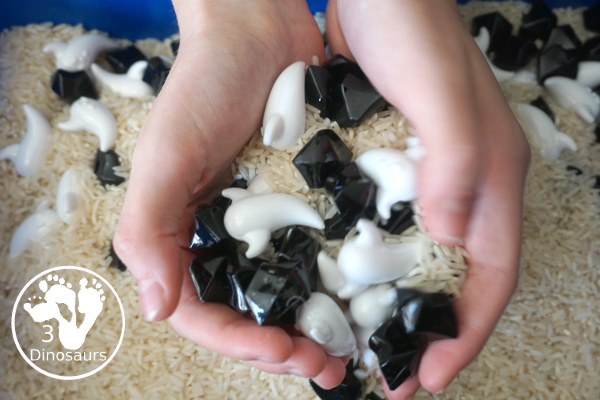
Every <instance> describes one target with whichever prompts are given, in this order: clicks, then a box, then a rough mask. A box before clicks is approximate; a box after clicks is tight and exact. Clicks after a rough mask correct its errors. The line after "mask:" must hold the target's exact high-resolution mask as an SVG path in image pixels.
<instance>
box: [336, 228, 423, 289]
mask: <svg viewBox="0 0 600 400" xmlns="http://www.w3.org/2000/svg"><path fill="white" fill-rule="evenodd" d="M356 229H357V230H358V232H359V234H358V235H357V236H355V237H353V238H352V239H350V240H348V241H347V242H346V243H344V244H343V245H342V248H341V249H340V252H339V254H338V258H337V265H338V268H339V270H340V272H341V273H342V275H344V277H345V278H346V286H345V287H344V288H343V289H341V290H339V291H338V296H339V297H340V298H342V299H348V298H351V297H353V296H355V295H357V294H358V293H360V292H362V291H364V290H365V289H366V288H367V287H368V286H369V285H374V284H379V283H385V282H390V281H393V280H396V279H399V278H401V277H403V276H404V275H406V274H407V273H408V272H409V271H410V270H411V269H413V268H414V267H416V266H417V264H418V263H419V258H420V250H421V248H420V245H419V244H418V243H416V242H403V243H388V242H385V241H384V240H383V236H382V234H381V231H380V230H379V228H377V226H376V225H375V224H374V223H373V222H372V221H369V220H367V219H364V218H363V219H360V220H359V221H358V222H357V223H356Z"/></svg>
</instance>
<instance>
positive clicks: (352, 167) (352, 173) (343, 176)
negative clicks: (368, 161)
mask: <svg viewBox="0 0 600 400" xmlns="http://www.w3.org/2000/svg"><path fill="white" fill-rule="evenodd" d="M361 179H363V176H362V175H361V173H360V170H359V169H358V165H356V163H354V162H351V163H349V164H348V165H346V166H345V167H344V169H342V170H341V171H340V173H339V174H337V175H332V176H328V177H327V179H326V180H325V189H326V190H327V191H328V192H329V193H333V194H336V193H337V192H338V191H339V190H340V189H341V188H342V187H343V186H344V185H347V184H350V183H352V182H358V181H360V180H361Z"/></svg>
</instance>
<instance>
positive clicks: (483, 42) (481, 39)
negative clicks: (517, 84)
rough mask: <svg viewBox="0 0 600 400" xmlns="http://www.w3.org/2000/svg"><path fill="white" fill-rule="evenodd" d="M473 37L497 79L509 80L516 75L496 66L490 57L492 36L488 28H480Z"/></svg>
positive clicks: (499, 80) (500, 80)
mask: <svg viewBox="0 0 600 400" xmlns="http://www.w3.org/2000/svg"><path fill="white" fill-rule="evenodd" d="M473 39H474V40H475V43H477V46H478V47H479V50H481V52H482V53H483V56H484V57H485V60H486V61H487V63H488V65H489V66H490V68H491V70H492V72H493V73H494V76H495V77H496V80H497V81H498V82H503V81H507V80H509V79H511V78H512V77H514V76H515V73H514V72H511V71H506V70H503V69H500V68H498V67H496V66H495V65H494V64H493V63H492V62H491V61H490V59H489V58H488V56H487V51H488V49H489V47H490V39H491V37H490V31H488V29H487V28H486V27H485V26H482V27H481V28H480V29H479V33H478V34H477V36H475V37H474V38H473Z"/></svg>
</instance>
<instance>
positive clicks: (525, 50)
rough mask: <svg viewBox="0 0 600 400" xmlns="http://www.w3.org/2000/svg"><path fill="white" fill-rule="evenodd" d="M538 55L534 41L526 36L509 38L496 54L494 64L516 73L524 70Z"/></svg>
mask: <svg viewBox="0 0 600 400" xmlns="http://www.w3.org/2000/svg"><path fill="white" fill-rule="evenodd" d="M537 53H538V48H537V47H536V45H535V43H533V40H532V39H529V38H526V37H524V36H509V37H507V38H506V39H505V40H504V42H503V44H502V45H501V46H500V47H499V48H498V50H497V51H496V52H495V55H494V58H493V63H494V65H496V66H497V67H498V68H502V69H505V70H507V71H516V70H518V69H521V68H523V67H524V66H525V65H527V63H528V62H529V61H531V60H532V59H533V58H534V57H535V56H536V55H537Z"/></svg>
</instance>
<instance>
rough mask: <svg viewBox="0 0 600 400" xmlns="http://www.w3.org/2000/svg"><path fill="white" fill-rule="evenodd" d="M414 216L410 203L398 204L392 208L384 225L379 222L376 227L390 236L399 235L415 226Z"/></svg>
mask: <svg viewBox="0 0 600 400" xmlns="http://www.w3.org/2000/svg"><path fill="white" fill-rule="evenodd" d="M414 215H415V213H414V212H413V209H412V207H411V205H410V203H403V202H398V203H396V204H394V205H393V206H392V213H391V215H390V218H389V219H388V220H387V221H386V223H385V224H384V223H382V222H379V225H378V226H379V228H381V229H383V230H385V231H387V232H389V233H391V234H392V235H400V234H401V233H402V232H404V231H405V230H407V229H408V228H410V227H411V226H413V225H415V221H414V220H413V216H414Z"/></svg>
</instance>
